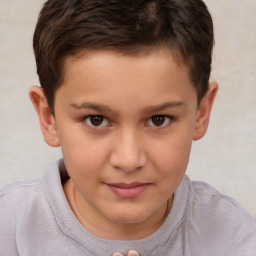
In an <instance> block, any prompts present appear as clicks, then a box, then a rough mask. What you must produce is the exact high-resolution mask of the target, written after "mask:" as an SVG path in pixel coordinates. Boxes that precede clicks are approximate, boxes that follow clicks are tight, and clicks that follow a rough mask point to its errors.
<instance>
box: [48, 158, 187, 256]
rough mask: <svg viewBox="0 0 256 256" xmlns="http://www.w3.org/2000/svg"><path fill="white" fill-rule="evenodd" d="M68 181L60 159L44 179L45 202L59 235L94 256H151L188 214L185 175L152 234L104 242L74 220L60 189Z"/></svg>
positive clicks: (50, 168) (104, 240) (105, 240)
mask: <svg viewBox="0 0 256 256" xmlns="http://www.w3.org/2000/svg"><path fill="white" fill-rule="evenodd" d="M67 178H68V174H67V171H66V168H65V165H64V162H63V160H62V159H60V160H58V161H57V162H55V163H54V164H53V165H52V166H50V167H49V169H48V171H47V172H46V174H45V176H44V178H43V187H44V192H45V195H46V198H47V200H48V203H49V205H50V207H51V210H52V213H53V215H54V217H55V219H56V222H57V225H58V227H59V229H60V231H61V232H62V233H63V234H64V235H65V236H68V237H69V238H71V239H72V240H74V241H76V242H77V243H78V244H80V245H81V246H82V247H84V248H85V247H86V249H87V250H88V251H90V252H91V253H92V254H93V255H94V254H95V255H98V254H97V253H98V252H99V251H102V252H104V253H107V251H108V250H111V248H120V249H122V248H123V249H124V250H125V248H129V249H135V250H137V251H139V252H140V253H141V254H142V255H152V251H156V250H157V249H158V248H159V247H161V245H164V244H165V243H166V242H167V240H169V239H170V237H171V236H172V234H173V233H174V232H175V230H176V229H177V228H178V227H179V226H180V225H181V223H182V221H183V220H184V218H185V215H186V212H187V211H186V208H187V205H188V201H189V199H190V198H191V196H192V195H191V191H190V190H191V184H190V180H189V178H188V177H187V176H186V175H185V176H184V178H183V180H182V182H181V184H180V186H179V187H178V189H177V190H176V192H175V195H174V199H173V204H172V209H171V210H170V212H169V214H168V216H167V217H166V219H165V221H164V222H163V224H162V225H161V226H160V228H159V229H158V230H157V231H156V232H155V233H153V234H152V235H150V236H148V237H146V238H143V239H140V240H107V239H102V238H99V237H97V236H95V235H93V234H92V233H90V232H89V231H87V230H86V229H85V228H84V227H83V226H82V225H81V224H80V222H79V221H78V220H77V218H76V217H75V215H74V213H73V211H72V210H71V208H70V206H69V203H68V201H67V199H66V196H65V193H64V191H63V188H62V182H63V181H64V180H67ZM159 238H161V239H160V240H159ZM95 244H97V246H96V247H95ZM146 245H147V246H146ZM149 245H150V246H149ZM106 255H107V254H106Z"/></svg>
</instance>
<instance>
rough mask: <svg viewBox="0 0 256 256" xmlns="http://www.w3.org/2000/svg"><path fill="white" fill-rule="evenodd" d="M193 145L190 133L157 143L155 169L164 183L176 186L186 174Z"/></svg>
mask: <svg viewBox="0 0 256 256" xmlns="http://www.w3.org/2000/svg"><path fill="white" fill-rule="evenodd" d="M191 145H192V139H191V138H190V135H189V136H188V135H187V136H186V135H185V134H182V135H180V136H179V135H177V136H173V137H172V138H170V139H169V140H166V141H165V142H163V143H161V144H155V146H154V151H155V154H154V155H155V158H154V161H153V162H154V163H155V169H156V170H157V175H158V178H159V179H160V180H161V182H162V183H165V184H166V185H167V186H168V184H169V185H170V187H172V188H174V190H176V188H177V187H178V185H179V184H180V181H181V179H182V177H183V176H184V174H185V172H186V169H187V165H188V161H189V156H190V150H191Z"/></svg>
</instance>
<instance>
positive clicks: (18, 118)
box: [0, 0, 256, 217]
mask: <svg viewBox="0 0 256 256" xmlns="http://www.w3.org/2000/svg"><path fill="white" fill-rule="evenodd" d="M43 2H44V0H0V186H2V185H5V184H8V183H11V182H16V181H21V180H24V179H31V178H37V177H41V176H42V174H43V173H44V171H45V168H46V167H47V166H48V165H49V164H50V163H51V162H53V161H54V160H56V159H58V158H60V157H61V150H60V149H56V148H50V147H49V146H47V145H46V143H45V142H44V140H43V137H42V135H41V131H40V128H39V124H38V121H37V117H36V114H35V112H34V110H33V107H32V104H31V103H30V100H29V97H28V90H29V88H30V87H31V86H32V85H34V84H38V78H37V76H36V68H35V62H34V57H33V50H32V35H33V30H34V27H35V23H36V19H37V16H38V13H39V9H40V7H41V6H42V4H43ZM205 2H206V4H207V5H208V7H209V9H210V12H211V13H212V16H213V19H214V23H215V37H216V46H215V51H214V57H213V58H214V61H213V73H212V78H211V80H215V81H218V82H219V85H220V90H219V94H218V96H217V99H216V102H215V106H214V108H213V113H212V118H211V122H210V127H209V130H208V133H207V135H206V136H205V138H204V139H202V140H201V141H198V142H195V143H194V144H193V149H192V155H191V161H190V165H189V168H188V174H189V176H190V177H191V178H192V179H196V180H204V181H206V182H208V183H210V184H212V185H213V186H215V187H216V188H217V189H219V190H220V191H222V192H224V193H225V194H228V195H230V196H231V197H233V198H235V199H236V200H237V201H239V202H240V203H241V204H242V205H243V206H244V207H245V208H247V209H248V210H249V211H250V212H251V214H253V216H254V217H256V1H255V0H243V1H241V0H206V1H205Z"/></svg>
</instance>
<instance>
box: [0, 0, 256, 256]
mask: <svg viewBox="0 0 256 256" xmlns="http://www.w3.org/2000/svg"><path fill="white" fill-rule="evenodd" d="M212 47H213V26H212V20H211V16H210V14H209V12H208V10H207V8H206V6H205V4H204V3H203V2H202V1H201V0H186V1H183V0H151V1H149V0H141V1H138V0H137V1H135V0H132V1H131V0H129V1H127V0H122V1H120V0H119V1H118V0H110V1H106V0H49V1H47V2H46V3H45V5H44V7H43V9H42V11H41V13H40V16H39V20H38V23H37V27H36V30H35V34H34V51H35V57H36V62H37V72H38V75H39V79H40V83H41V86H42V87H33V88H31V90H30V98H31V100H32V102H33V104H34V107H35V109H36V111H37V114H38V117H39V122H40V126H41V129H42V132H43V135H44V139H45V141H46V142H47V143H48V144H49V145H50V146H53V147H58V146H61V149H62V152H63V160H59V161H58V162H56V163H54V164H53V165H52V166H51V167H50V168H49V170H48V171H47V173H46V175H45V176H44V178H43V179H42V180H39V181H31V182H25V183H20V184H16V185H11V186H9V187H6V188H3V189H2V190H1V194H0V195H1V197H0V205H1V213H0V216H1V218H0V228H1V239H0V255H1V256H2V255H101V256H102V255H104V256H111V255H127V253H128V251H129V254H128V255H129V256H130V255H136V254H137V253H138V254H139V255H141V256H149V255H163V256H165V255H171V256H174V255H175V256H179V255H186V256H187V255H196V256H205V255H207V256H213V255H214V256H216V255H223V256H227V255H232V256H234V255H237V256H238V255H243V256H244V255H246V256H255V255H256V225H255V222H254V220H253V218H252V217H251V216H250V215H249V214H248V213H247V212H246V211H245V210H244V209H243V208H242V207H241V206H240V205H239V204H238V203H236V202H235V201H234V200H232V199H230V198H229V197H226V196H224V195H222V194H221V193H219V192H218V191H216V190H215V189H214V188H212V187H211V186H210V185H208V184H205V183H203V182H191V181H190V180H189V178H188V177H187V176H186V175H185V171H186V168H187V164H188V160H189V154H190V149H191V144H192V141H193V140H198V139H200V138H202V137H203V136H204V134H205V132H206V130H207V126H208V122H209V118H210V112H211V108H212V105H213V102H214V98H215V96H216V93H217V88H218V86H217V84H216V83H215V82H212V83H209V76H210V71H211V54H212ZM133 250H135V251H133ZM136 251H137V253H136Z"/></svg>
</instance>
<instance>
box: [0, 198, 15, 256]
mask: <svg viewBox="0 0 256 256" xmlns="http://www.w3.org/2000/svg"><path fill="white" fill-rule="evenodd" d="M15 230H16V218H15V209H14V207H13V205H12V204H11V203H10V202H8V201H7V200H6V198H5V195H4V194H0V256H6V255H12V256H16V255H17V256H18V255H19V254H18V252H17V246H16V231H15Z"/></svg>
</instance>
